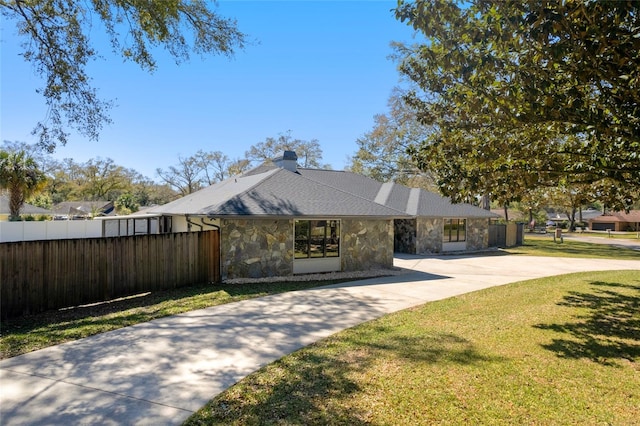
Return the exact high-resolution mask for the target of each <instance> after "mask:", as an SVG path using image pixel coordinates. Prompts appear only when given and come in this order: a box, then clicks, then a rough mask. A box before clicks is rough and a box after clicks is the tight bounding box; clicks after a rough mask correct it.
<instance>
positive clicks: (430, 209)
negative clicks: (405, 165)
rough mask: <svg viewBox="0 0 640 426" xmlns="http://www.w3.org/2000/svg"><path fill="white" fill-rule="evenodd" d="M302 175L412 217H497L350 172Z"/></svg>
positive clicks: (423, 191)
mask: <svg viewBox="0 0 640 426" xmlns="http://www.w3.org/2000/svg"><path fill="white" fill-rule="evenodd" d="M298 173H300V174H302V175H303V176H307V177H309V178H310V179H313V180H315V181H317V182H322V183H324V184H326V185H329V186H331V187H334V188H342V189H343V190H344V191H347V192H351V193H354V194H361V195H362V196H363V197H365V198H367V199H370V200H374V201H375V202H376V203H379V204H383V205H385V206H387V207H391V208H393V209H396V210H400V211H403V212H405V213H406V214H408V215H410V216H423V217H466V218H496V217H499V216H498V215H496V214H495V213H492V212H490V211H488V210H484V209H481V208H479V207H476V206H473V205H471V204H466V203H457V204H454V203H452V202H451V199H450V198H447V197H443V196H441V195H438V194H436V193H433V192H430V191H427V190H426V189H421V188H409V187H406V186H404V185H400V184H397V183H393V182H387V183H381V182H378V181H376V180H374V179H371V178H368V177H366V176H362V175H358V174H356V173H351V172H347V171H335V170H317V169H298Z"/></svg>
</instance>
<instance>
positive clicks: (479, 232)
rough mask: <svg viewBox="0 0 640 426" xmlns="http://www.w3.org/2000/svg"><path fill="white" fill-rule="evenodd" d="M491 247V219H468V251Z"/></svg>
mask: <svg viewBox="0 0 640 426" xmlns="http://www.w3.org/2000/svg"><path fill="white" fill-rule="evenodd" d="M487 247H489V219H467V250H482V249H485V248H487Z"/></svg>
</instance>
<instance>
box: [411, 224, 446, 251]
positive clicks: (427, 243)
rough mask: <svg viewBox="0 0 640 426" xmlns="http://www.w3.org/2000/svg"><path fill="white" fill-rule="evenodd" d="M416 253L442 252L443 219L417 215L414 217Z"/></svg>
mask: <svg viewBox="0 0 640 426" xmlns="http://www.w3.org/2000/svg"><path fill="white" fill-rule="evenodd" d="M416 222H417V232H416V253H417V254H429V253H442V233H443V232H444V219H442V218H430V217H419V218H417V219H416Z"/></svg>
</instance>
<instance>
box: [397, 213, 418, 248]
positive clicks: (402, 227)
mask: <svg viewBox="0 0 640 426" xmlns="http://www.w3.org/2000/svg"><path fill="white" fill-rule="evenodd" d="M393 250H394V251H397V252H398V253H409V254H416V220H415V219H395V220H394V221H393Z"/></svg>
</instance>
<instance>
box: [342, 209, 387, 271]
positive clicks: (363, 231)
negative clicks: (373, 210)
mask: <svg viewBox="0 0 640 426" xmlns="http://www.w3.org/2000/svg"><path fill="white" fill-rule="evenodd" d="M341 224H342V241H341V249H340V255H341V257H342V271H344V272H349V271H366V270H368V269H375V268H392V267H393V220H391V219H389V220H357V219H342V221H341Z"/></svg>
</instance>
